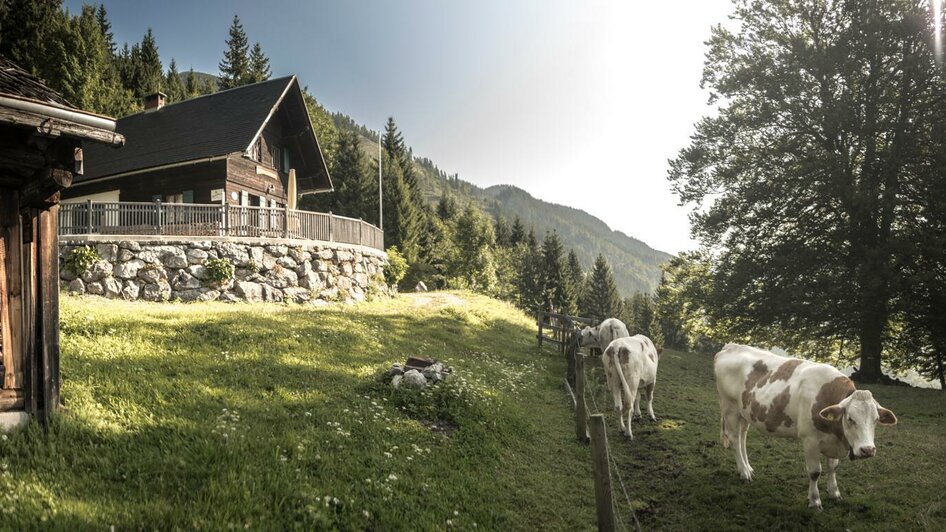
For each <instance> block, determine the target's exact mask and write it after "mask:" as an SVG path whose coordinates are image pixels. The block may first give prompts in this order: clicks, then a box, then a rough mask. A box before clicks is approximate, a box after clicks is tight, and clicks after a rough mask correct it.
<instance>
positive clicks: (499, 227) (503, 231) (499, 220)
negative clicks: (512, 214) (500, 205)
mask: <svg viewBox="0 0 946 532" xmlns="http://www.w3.org/2000/svg"><path fill="white" fill-rule="evenodd" d="M494 229H495V232H496V245H497V246H500V247H504V248H508V247H510V246H512V230H511V229H510V228H509V223H508V222H507V221H506V219H505V218H503V217H502V216H499V215H497V216H496V225H495V228H494Z"/></svg>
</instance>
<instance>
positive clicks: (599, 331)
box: [581, 318, 631, 351]
mask: <svg viewBox="0 0 946 532" xmlns="http://www.w3.org/2000/svg"><path fill="white" fill-rule="evenodd" d="M630 335H631V333H629V332H627V326H626V325H624V322H623V321H621V320H619V319H617V318H608V319H606V320H604V321H602V322H601V323H600V324H598V325H597V326H595V327H585V328H584V329H582V330H581V346H582V347H597V348H598V349H601V350H602V351H603V350H604V349H605V348H607V347H608V345H609V344H610V343H611V342H612V341H614V340H616V339H618V338H625V337H627V336H630Z"/></svg>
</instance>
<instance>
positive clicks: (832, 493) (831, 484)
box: [828, 458, 841, 501]
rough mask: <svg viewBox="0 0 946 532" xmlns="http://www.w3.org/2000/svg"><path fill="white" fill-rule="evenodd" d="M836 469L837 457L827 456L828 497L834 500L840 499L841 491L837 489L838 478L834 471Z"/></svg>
mask: <svg viewBox="0 0 946 532" xmlns="http://www.w3.org/2000/svg"><path fill="white" fill-rule="evenodd" d="M837 470H838V459H837V458H828V497H829V498H831V499H834V500H838V501H840V500H841V492H840V491H839V490H838V479H837V477H835V472H837Z"/></svg>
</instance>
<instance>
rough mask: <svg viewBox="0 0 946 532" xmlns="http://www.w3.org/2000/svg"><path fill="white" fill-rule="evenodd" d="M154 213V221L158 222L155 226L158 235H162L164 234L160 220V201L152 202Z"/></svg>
mask: <svg viewBox="0 0 946 532" xmlns="http://www.w3.org/2000/svg"><path fill="white" fill-rule="evenodd" d="M154 212H155V219H156V220H157V222H158V225H157V231H158V234H159V235H162V234H164V223H163V221H162V220H161V214H162V213H161V200H160V199H156V200H154Z"/></svg>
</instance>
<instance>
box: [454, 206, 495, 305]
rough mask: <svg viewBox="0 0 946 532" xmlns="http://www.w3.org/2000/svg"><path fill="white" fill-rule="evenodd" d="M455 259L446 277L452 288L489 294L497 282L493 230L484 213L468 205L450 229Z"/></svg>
mask: <svg viewBox="0 0 946 532" xmlns="http://www.w3.org/2000/svg"><path fill="white" fill-rule="evenodd" d="M453 234H454V239H453V240H454V256H453V257H452V259H451V260H450V264H449V276H450V280H451V281H452V283H453V284H452V285H451V286H454V287H458V288H459V287H463V288H469V289H472V290H479V291H484V292H485V291H488V290H490V288H491V287H492V286H493V284H494V283H495V282H496V270H495V265H494V264H493V256H492V248H493V246H494V244H495V240H494V239H495V237H494V235H493V226H492V224H491V223H490V222H489V219H488V218H486V216H485V215H483V213H481V212H480V211H479V210H478V209H476V208H475V207H473V206H472V205H468V206H467V207H466V208H465V209H463V212H462V213H461V214H460V216H458V217H457V219H456V222H455V223H454V225H453Z"/></svg>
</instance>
